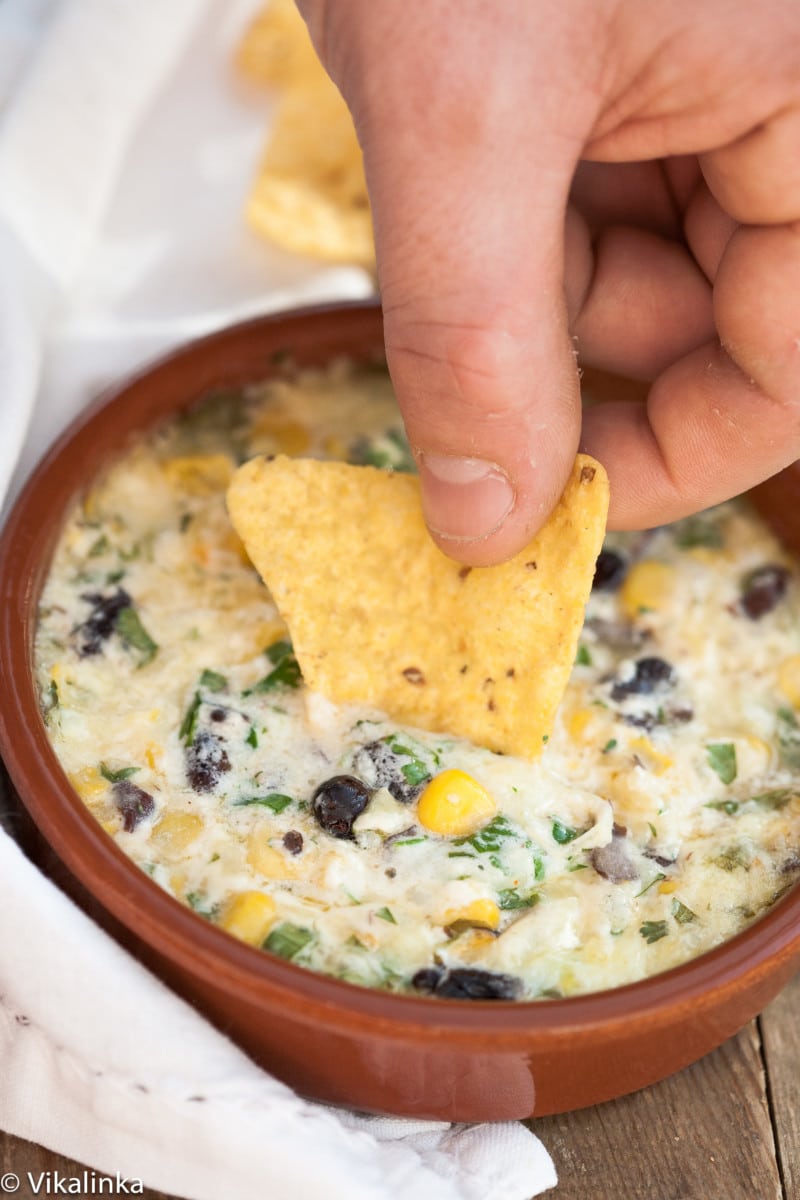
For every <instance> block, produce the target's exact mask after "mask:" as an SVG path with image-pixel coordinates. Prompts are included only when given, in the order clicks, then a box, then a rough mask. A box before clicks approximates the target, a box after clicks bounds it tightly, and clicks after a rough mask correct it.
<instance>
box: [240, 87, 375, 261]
mask: <svg viewBox="0 0 800 1200" xmlns="http://www.w3.org/2000/svg"><path fill="white" fill-rule="evenodd" d="M320 70H321V68H320ZM246 214H247V220H248V221H249V223H250V225H251V226H252V227H253V228H254V229H255V230H256V232H258V233H260V234H262V235H263V236H264V237H267V238H269V239H270V241H273V242H275V243H276V244H277V245H279V246H281V248H282V249H284V250H291V251H293V252H294V253H296V254H309V255H312V256H313V257H315V258H321V259H325V260H326V261H328V262H351V263H358V264H362V265H366V266H370V265H372V264H373V263H374V260H375V249H374V244H373V237H372V217H371V215H370V210H369V199H368V196H367V184H366V180H365V178H364V163H363V160H362V157H361V148H360V146H359V144H358V140H357V138H356V133H355V129H354V127H353V121H352V118H351V116H350V113H349V112H348V109H347V106H346V104H345V102H344V100H343V99H342V97H341V96H340V94H339V92H338V91H337V89H336V87H335V86H334V85H333V84H332V83H331V81H330V80H329V79H328V78H327V76H325V75H323V76H322V78H321V79H320V80H319V81H318V82H316V83H315V84H314V86H313V87H308V86H307V87H304V88H302V89H297V88H291V89H290V90H289V91H287V92H286V93H285V94H284V95H283V97H282V99H281V101H280V104H279V105H278V110H277V112H276V114H275V123H274V126H273V130H272V138H271V140H270V143H269V145H268V147H267V151H266V154H265V155H264V159H263V162H262V164H261V169H260V171H259V173H258V176H257V178H256V181H255V183H254V185H253V189H252V191H251V193H250V196H249V198H248V202H247V210H246Z"/></svg>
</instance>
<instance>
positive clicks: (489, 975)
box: [434, 967, 522, 1000]
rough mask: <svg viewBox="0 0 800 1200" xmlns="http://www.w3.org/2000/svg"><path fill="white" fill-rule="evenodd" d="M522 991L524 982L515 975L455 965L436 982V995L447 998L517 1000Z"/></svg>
mask: <svg viewBox="0 0 800 1200" xmlns="http://www.w3.org/2000/svg"><path fill="white" fill-rule="evenodd" d="M521 991H522V982H521V980H519V979H517V978H516V976H514V975H501V974H500V973H499V972H495V971H482V970H480V969H479V968H478V967H454V968H453V969H452V970H451V971H447V972H446V973H445V974H444V975H443V976H442V978H441V979H440V980H439V982H438V983H437V984H436V988H435V990H434V995H436V996H441V997H442V999H445V1000H517V999H519V996H520V993H521Z"/></svg>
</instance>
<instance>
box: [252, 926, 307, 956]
mask: <svg viewBox="0 0 800 1200" xmlns="http://www.w3.org/2000/svg"><path fill="white" fill-rule="evenodd" d="M314 938H315V934H314V931H313V929H307V928H306V926H305V925H293V924H292V922H291V921H283V922H281V924H280V925H276V926H275V928H274V929H273V930H271V931H270V933H269V934H268V935H267V937H266V939H265V941H264V942H263V943H262V948H263V949H264V950H269V952H270V953H271V954H277V955H278V956H279V957H280V958H289V959H291V958H296V957H297V955H298V954H299V953H300V951H301V950H305V948H306V947H307V946H309V945H311V943H312V942H313V941H314Z"/></svg>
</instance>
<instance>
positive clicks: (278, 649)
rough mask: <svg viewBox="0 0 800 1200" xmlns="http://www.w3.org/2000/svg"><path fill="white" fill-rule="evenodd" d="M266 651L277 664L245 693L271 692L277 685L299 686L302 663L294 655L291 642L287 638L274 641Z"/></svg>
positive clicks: (271, 660) (270, 659)
mask: <svg viewBox="0 0 800 1200" xmlns="http://www.w3.org/2000/svg"><path fill="white" fill-rule="evenodd" d="M264 653H265V654H266V656H267V658H268V659H269V661H270V662H271V663H274V664H275V665H274V666H273V668H272V670H271V671H270V672H269V673H268V674H266V675H264V676H263V678H262V679H259V681H258V683H257V684H255V686H254V687H252V688H251V689H250V691H248V692H245V695H250V693H251V692H271V691H273V690H274V689H275V688H277V687H289V688H297V687H299V686H300V684H301V683H302V680H303V676H302V674H301V672H300V664H299V663H298V661H297V659H296V658H295V656H294V651H293V649H292V643H291V642H289V641H287V640H285V639H282V640H281V641H279V642H274V643H273V644H272V645H271V646H268V647H267V649H266V650H265V652H264Z"/></svg>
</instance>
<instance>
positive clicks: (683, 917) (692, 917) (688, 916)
mask: <svg viewBox="0 0 800 1200" xmlns="http://www.w3.org/2000/svg"><path fill="white" fill-rule="evenodd" d="M672 915H673V917H674V918H675V920H676V921H677V922H678V924H679V925H689V924H691V922H692V921H696V920H697V913H694V912H692V910H691V909H690V908H687V907H686V905H685V904H683V903H681V901H680V900H679V899H678V897H677V896H676V897H675V899H674V900H673V901H672Z"/></svg>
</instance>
